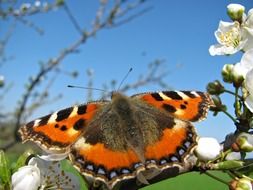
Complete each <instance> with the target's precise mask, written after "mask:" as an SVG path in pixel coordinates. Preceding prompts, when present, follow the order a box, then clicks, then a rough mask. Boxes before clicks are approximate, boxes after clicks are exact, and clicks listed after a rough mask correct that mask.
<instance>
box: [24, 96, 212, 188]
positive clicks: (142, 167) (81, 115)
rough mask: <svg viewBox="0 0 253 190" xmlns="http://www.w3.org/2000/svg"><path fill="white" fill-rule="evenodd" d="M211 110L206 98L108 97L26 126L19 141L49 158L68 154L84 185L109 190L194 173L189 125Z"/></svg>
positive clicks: (193, 139)
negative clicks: (93, 184)
mask: <svg viewBox="0 0 253 190" xmlns="http://www.w3.org/2000/svg"><path fill="white" fill-rule="evenodd" d="M211 105H212V100H211V98H210V96H209V95H208V94H207V93H204V92H199V91H161V92H151V93H141V94H136V95H133V96H131V97H128V96H125V95H123V94H122V93H120V92H113V93H112V96H111V101H106V100H101V101H93V102H88V103H87V104H82V105H76V106H73V107H69V108H66V109H63V110H60V111H57V112H55V113H53V114H49V115H46V116H44V117H41V118H39V119H36V120H34V121H31V122H29V123H27V124H26V125H25V126H22V127H21V128H20V129H19V133H20V135H21V138H22V141H23V142H26V141H32V142H34V143H36V144H38V145H39V146H40V147H41V148H42V149H44V150H45V151H47V152H49V153H54V154H61V153H65V152H69V159H70V161H71V162H72V164H73V165H74V167H76V168H77V169H78V170H79V172H80V173H81V174H82V175H83V176H84V177H85V178H86V179H88V180H91V181H93V182H100V183H102V184H104V185H105V186H106V187H107V188H108V189H113V188H114V187H115V186H116V185H117V186H118V185H119V184H120V182H124V181H127V180H130V179H136V178H137V179H140V180H139V181H141V182H143V183H145V182H148V180H149V179H152V178H153V177H155V176H156V175H159V174H160V173H161V172H163V171H166V170H169V169H172V168H174V169H175V170H173V171H175V172H176V173H180V172H183V171H187V170H189V169H190V168H191V167H193V166H192V165H191V164H189V163H188V162H190V161H189V160H190V159H189V158H190V155H192V154H193V149H194V147H196V144H197V134H196V132H195V129H194V126H193V125H192V124H191V122H195V121H200V120H203V119H204V118H205V117H206V115H207V112H208V109H209V107H210V106H211Z"/></svg>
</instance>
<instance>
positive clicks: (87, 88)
mask: <svg viewBox="0 0 253 190" xmlns="http://www.w3.org/2000/svg"><path fill="white" fill-rule="evenodd" d="M67 87H68V88H80V89H86V90H97V91H101V92H108V91H107V90H103V89H100V88H92V87H84V86H75V85H68V86H67Z"/></svg>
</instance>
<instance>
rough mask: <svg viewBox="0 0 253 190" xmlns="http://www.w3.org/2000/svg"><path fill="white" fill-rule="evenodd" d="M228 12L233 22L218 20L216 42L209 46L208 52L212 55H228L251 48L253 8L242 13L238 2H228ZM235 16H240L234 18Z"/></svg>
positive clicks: (252, 46)
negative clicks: (246, 12)
mask: <svg viewBox="0 0 253 190" xmlns="http://www.w3.org/2000/svg"><path fill="white" fill-rule="evenodd" d="M228 14H229V15H230V17H231V18H232V19H233V20H234V21H233V22H224V21H220V23H219V27H218V29H217V31H215V37H216V39H217V41H218V44H216V45H212V46H210V48H209V53H210V54H211V55H212V56H214V55H230V54H234V53H236V52H238V51H244V52H246V51H248V50H249V49H251V48H253V9H250V10H249V11H248V14H247V15H246V14H245V13H244V7H243V6H242V5H240V4H230V5H229V6H228ZM240 15H241V16H240ZM236 17H241V18H240V19H236Z"/></svg>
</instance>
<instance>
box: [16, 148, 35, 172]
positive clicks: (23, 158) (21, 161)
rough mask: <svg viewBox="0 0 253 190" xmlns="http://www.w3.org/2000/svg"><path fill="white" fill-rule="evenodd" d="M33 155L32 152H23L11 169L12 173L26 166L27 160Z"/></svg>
mask: <svg viewBox="0 0 253 190" xmlns="http://www.w3.org/2000/svg"><path fill="white" fill-rule="evenodd" d="M33 154H34V151H33V150H31V149H29V150H27V151H25V152H24V153H23V154H22V155H21V156H20V157H19V158H18V160H17V162H16V163H15V165H14V167H13V173H14V172H16V171H17V170H18V169H19V168H20V167H22V166H24V165H26V161H27V158H28V157H29V156H31V155H33Z"/></svg>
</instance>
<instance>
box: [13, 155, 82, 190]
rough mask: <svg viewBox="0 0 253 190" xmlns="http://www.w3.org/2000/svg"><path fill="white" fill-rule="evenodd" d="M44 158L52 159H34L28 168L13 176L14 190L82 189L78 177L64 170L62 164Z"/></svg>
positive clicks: (25, 167) (22, 168)
mask: <svg viewBox="0 0 253 190" xmlns="http://www.w3.org/2000/svg"><path fill="white" fill-rule="evenodd" d="M42 158H45V159H48V158H50V159H51V157H48V156H46V157H45V156H41V157H33V158H31V159H30V161H29V162H28V165H27V166H23V167H21V168H19V170H18V171H17V172H15V173H14V174H13V175H12V186H13V190H22V189H31V190H37V189H40V190H44V189H62V190H67V189H68V190H69V189H73V190H79V189H80V184H79V181H78V179H77V178H76V176H75V175H74V174H72V173H69V172H65V171H64V170H62V169H61V166H60V162H57V161H49V160H45V159H42ZM28 187H29V188H28Z"/></svg>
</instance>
